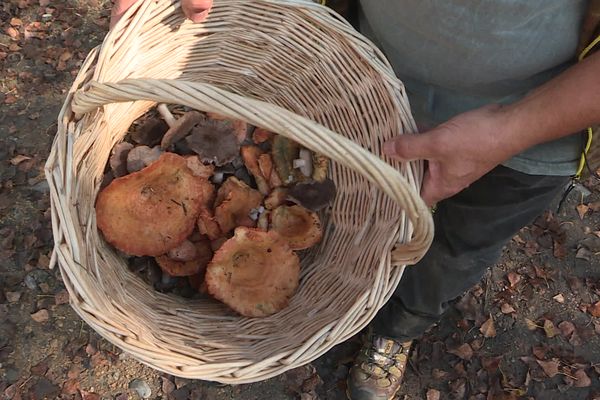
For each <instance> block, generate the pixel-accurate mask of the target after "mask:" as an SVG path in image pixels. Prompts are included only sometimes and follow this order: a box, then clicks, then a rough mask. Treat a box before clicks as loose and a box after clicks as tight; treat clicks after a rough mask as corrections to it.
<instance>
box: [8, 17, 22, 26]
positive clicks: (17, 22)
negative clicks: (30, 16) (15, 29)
mask: <svg viewBox="0 0 600 400" xmlns="http://www.w3.org/2000/svg"><path fill="white" fill-rule="evenodd" d="M21 25H23V21H21V19H20V18H11V19H10V26H21Z"/></svg>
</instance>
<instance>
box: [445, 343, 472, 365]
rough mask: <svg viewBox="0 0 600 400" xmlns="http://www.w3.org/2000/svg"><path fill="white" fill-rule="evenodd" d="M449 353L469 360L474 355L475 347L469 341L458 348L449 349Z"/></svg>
mask: <svg viewBox="0 0 600 400" xmlns="http://www.w3.org/2000/svg"><path fill="white" fill-rule="evenodd" d="M448 353H450V354H454V355H455V356H457V357H459V358H461V359H463V360H467V361H468V360H470V359H471V357H473V349H472V348H471V345H470V344H468V343H464V344H462V345H460V346H459V347H457V348H456V349H452V350H448Z"/></svg>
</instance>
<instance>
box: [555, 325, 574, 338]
mask: <svg viewBox="0 0 600 400" xmlns="http://www.w3.org/2000/svg"><path fill="white" fill-rule="evenodd" d="M558 329H560V334H561V335H562V337H564V338H565V339H568V338H569V336H571V334H572V333H573V332H575V325H573V323H572V322H569V321H563V322H561V323H560V324H558Z"/></svg>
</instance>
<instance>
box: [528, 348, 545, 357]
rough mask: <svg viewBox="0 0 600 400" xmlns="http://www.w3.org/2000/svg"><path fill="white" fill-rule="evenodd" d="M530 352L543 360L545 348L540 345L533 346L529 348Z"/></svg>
mask: <svg viewBox="0 0 600 400" xmlns="http://www.w3.org/2000/svg"><path fill="white" fill-rule="evenodd" d="M531 352H532V353H533V355H534V356H535V358H537V359H538V360H543V359H544V358H546V348H544V347H542V346H535V347H533V349H531Z"/></svg>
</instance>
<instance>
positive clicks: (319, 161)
mask: <svg viewBox="0 0 600 400" xmlns="http://www.w3.org/2000/svg"><path fill="white" fill-rule="evenodd" d="M328 171H329V159H328V158H327V157H325V156H324V155H322V154H318V153H314V154H313V173H312V178H313V179H314V180H315V181H317V182H323V181H324V180H325V179H327V172H328Z"/></svg>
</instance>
